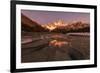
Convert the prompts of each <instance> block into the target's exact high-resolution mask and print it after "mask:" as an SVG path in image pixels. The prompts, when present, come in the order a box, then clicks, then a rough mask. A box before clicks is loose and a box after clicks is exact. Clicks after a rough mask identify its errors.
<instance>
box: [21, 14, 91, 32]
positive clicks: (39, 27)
mask: <svg viewBox="0 0 100 73" xmlns="http://www.w3.org/2000/svg"><path fill="white" fill-rule="evenodd" d="M21 27H22V31H29V32H61V33H67V32H89V31H90V24H89V23H84V22H81V21H76V22H72V23H65V22H64V21H63V20H57V21H55V22H52V23H48V24H39V23H37V22H36V21H34V20H31V19H30V18H28V17H27V16H25V15H24V14H21Z"/></svg>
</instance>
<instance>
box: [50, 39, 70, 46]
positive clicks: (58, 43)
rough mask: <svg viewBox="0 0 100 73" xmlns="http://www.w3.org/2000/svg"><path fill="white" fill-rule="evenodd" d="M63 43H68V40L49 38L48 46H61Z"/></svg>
mask: <svg viewBox="0 0 100 73" xmlns="http://www.w3.org/2000/svg"><path fill="white" fill-rule="evenodd" d="M63 45H69V42H68V41H63V40H51V41H50V42H49V46H54V47H62V46H63Z"/></svg>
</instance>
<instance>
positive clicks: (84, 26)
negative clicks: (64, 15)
mask: <svg viewBox="0 0 100 73" xmlns="http://www.w3.org/2000/svg"><path fill="white" fill-rule="evenodd" d="M43 27H45V28H48V29H50V30H51V32H61V33H67V32H90V24H89V23H83V22H81V21H77V22H72V23H65V22H64V21H63V20H58V21H55V22H53V23H48V24H45V25H43Z"/></svg>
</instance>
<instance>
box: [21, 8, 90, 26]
mask: <svg viewBox="0 0 100 73" xmlns="http://www.w3.org/2000/svg"><path fill="white" fill-rule="evenodd" d="M21 13H23V14H24V15H25V16H27V17H28V18H30V19H31V20H33V21H36V22H37V23H39V24H47V23H51V22H55V21H57V20H59V19H61V20H63V21H64V22H66V23H70V22H74V21H82V22H87V23H90V13H82V12H81V13H79V12H58V11H57V12H56V11H37V10H21Z"/></svg>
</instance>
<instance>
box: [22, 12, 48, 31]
mask: <svg viewBox="0 0 100 73" xmlns="http://www.w3.org/2000/svg"><path fill="white" fill-rule="evenodd" d="M21 27H22V31H29V32H40V31H48V29H46V28H43V27H42V26H41V25H40V24H38V23H37V22H36V21H33V20H31V19H30V18H28V17H27V16H25V15H24V14H22V13H21Z"/></svg>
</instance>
